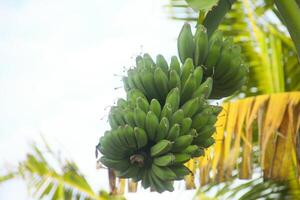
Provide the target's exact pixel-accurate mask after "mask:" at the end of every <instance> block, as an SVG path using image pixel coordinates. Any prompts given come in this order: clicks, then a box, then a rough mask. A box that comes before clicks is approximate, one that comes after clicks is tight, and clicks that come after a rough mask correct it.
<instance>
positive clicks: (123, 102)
mask: <svg viewBox="0 0 300 200" xmlns="http://www.w3.org/2000/svg"><path fill="white" fill-rule="evenodd" d="M117 106H118V107H121V108H123V109H124V108H126V107H127V101H126V100H125V99H122V98H119V99H118V100H117Z"/></svg>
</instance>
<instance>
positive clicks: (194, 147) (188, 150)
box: [182, 145, 199, 155]
mask: <svg viewBox="0 0 300 200" xmlns="http://www.w3.org/2000/svg"><path fill="white" fill-rule="evenodd" d="M198 149H199V147H198V146H197V145H189V146H188V147H186V148H185V149H184V150H183V151H182V153H186V154H190V155H192V154H193V153H194V152H196V151H197V150H198Z"/></svg>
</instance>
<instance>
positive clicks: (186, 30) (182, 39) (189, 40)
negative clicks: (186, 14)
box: [177, 23, 195, 63]
mask: <svg viewBox="0 0 300 200" xmlns="http://www.w3.org/2000/svg"><path fill="white" fill-rule="evenodd" d="M177 48H178V55H179V58H180V60H181V63H184V61H185V60H186V59H187V58H192V59H193V57H194V52H195V42H194V38H193V33H192V30H191V26H190V25H189V24H188V23H184V25H183V27H182V29H181V31H180V33H179V36H178V40H177Z"/></svg>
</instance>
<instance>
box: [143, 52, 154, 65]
mask: <svg viewBox="0 0 300 200" xmlns="http://www.w3.org/2000/svg"><path fill="white" fill-rule="evenodd" d="M143 60H144V62H145V67H146V68H148V69H151V68H152V67H153V66H155V63H154V61H153V59H152V58H151V56H150V55H149V54H148V53H145V54H144V56H143Z"/></svg>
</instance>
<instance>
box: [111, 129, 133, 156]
mask: <svg viewBox="0 0 300 200" xmlns="http://www.w3.org/2000/svg"><path fill="white" fill-rule="evenodd" d="M109 134H110V140H111V142H112V143H114V144H115V146H117V147H118V148H119V149H120V150H121V151H123V152H125V153H127V152H130V147H129V146H128V144H127V143H125V142H124V141H123V140H121V138H120V137H119V134H120V132H119V130H118V129H117V130H112V131H111V132H110V133H109Z"/></svg>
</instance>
